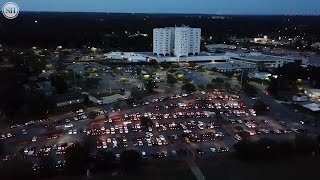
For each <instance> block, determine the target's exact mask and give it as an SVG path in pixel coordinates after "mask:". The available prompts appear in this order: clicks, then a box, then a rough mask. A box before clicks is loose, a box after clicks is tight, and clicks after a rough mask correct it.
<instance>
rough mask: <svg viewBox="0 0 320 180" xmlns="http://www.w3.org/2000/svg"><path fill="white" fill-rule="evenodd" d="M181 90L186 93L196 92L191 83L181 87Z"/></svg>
mask: <svg viewBox="0 0 320 180" xmlns="http://www.w3.org/2000/svg"><path fill="white" fill-rule="evenodd" d="M181 89H182V90H184V91H186V92H187V93H192V92H195V91H196V87H195V86H194V85H193V84H191V83H186V84H184V85H183V86H182V87H181Z"/></svg>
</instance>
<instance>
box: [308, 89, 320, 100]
mask: <svg viewBox="0 0 320 180" xmlns="http://www.w3.org/2000/svg"><path fill="white" fill-rule="evenodd" d="M305 94H306V95H307V96H308V97H310V98H312V99H320V89H308V90H306V91H305Z"/></svg>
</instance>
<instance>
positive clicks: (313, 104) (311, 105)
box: [303, 103, 320, 112]
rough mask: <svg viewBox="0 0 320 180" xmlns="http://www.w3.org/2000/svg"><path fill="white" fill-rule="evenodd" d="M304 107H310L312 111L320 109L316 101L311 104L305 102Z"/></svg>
mask: <svg viewBox="0 0 320 180" xmlns="http://www.w3.org/2000/svg"><path fill="white" fill-rule="evenodd" d="M303 107H305V108H307V109H310V110H311V111H314V112H316V111H320V105H319V104H316V103H311V104H305V105H303Z"/></svg>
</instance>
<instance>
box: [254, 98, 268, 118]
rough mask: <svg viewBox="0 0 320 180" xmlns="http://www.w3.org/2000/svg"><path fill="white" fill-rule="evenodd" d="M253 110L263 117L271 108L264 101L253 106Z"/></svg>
mask: <svg viewBox="0 0 320 180" xmlns="http://www.w3.org/2000/svg"><path fill="white" fill-rule="evenodd" d="M253 109H254V110H255V111H256V112H257V114H258V115H263V114H265V113H266V112H268V111H269V106H267V105H266V104H265V103H264V102H263V101H260V100H259V101H257V102H255V103H254V104H253Z"/></svg>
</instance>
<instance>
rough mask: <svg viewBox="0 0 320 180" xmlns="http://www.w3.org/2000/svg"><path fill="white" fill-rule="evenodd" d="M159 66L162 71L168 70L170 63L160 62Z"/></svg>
mask: <svg viewBox="0 0 320 180" xmlns="http://www.w3.org/2000/svg"><path fill="white" fill-rule="evenodd" d="M160 66H161V67H162V68H163V69H169V68H170V63H168V62H166V61H164V62H161V63H160Z"/></svg>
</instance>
